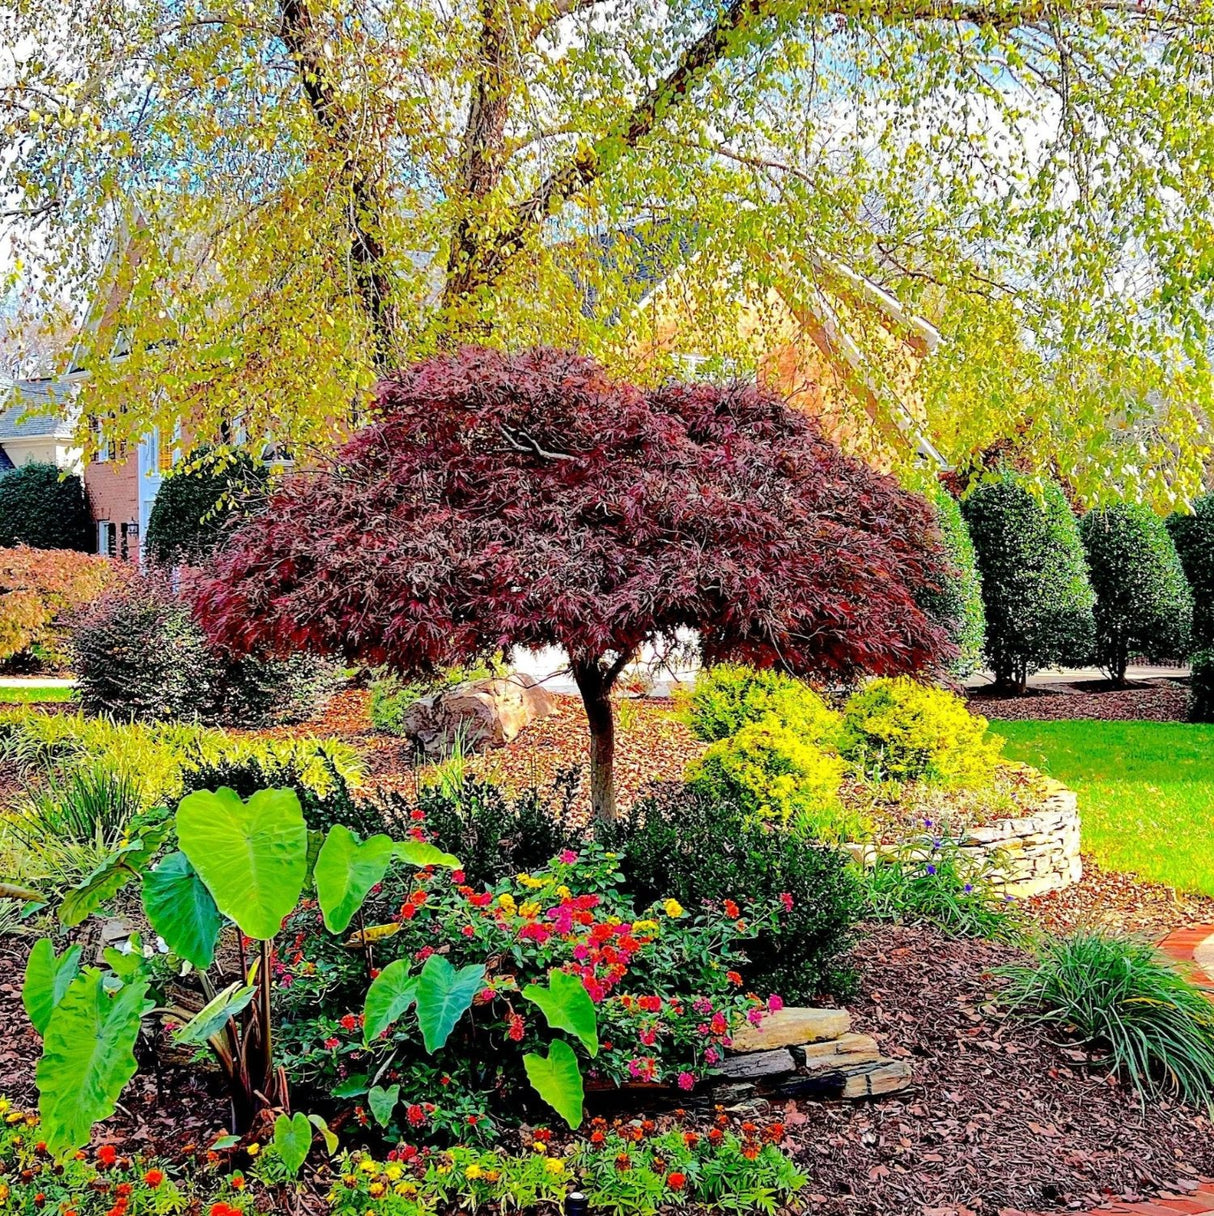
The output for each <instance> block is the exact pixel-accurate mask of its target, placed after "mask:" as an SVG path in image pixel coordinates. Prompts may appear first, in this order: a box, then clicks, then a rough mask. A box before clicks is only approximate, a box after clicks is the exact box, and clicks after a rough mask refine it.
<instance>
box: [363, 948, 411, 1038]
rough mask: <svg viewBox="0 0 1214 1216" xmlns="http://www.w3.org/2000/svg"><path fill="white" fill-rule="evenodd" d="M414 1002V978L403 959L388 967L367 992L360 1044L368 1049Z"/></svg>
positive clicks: (375, 979)
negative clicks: (363, 1044) (363, 1042)
mask: <svg viewBox="0 0 1214 1216" xmlns="http://www.w3.org/2000/svg"><path fill="white" fill-rule="evenodd" d="M415 1000H417V976H415V975H410V974H409V964H408V962H406V961H405V959H403V958H398V959H397V960H396V961H395V962H392V963H389V964H388V965H387V966H386V967H385V968H384V969H383V970H382V971H381V972H380V973H379V974H378V975H377V976H376V977H375V978H374V979H373V980H372V981H371V986H370V988H368V989H367V1000H366V1003H365V1004H364V1005H363V1040H364V1041H365V1042H366V1043H367V1044H368V1045H370V1044H371V1043H374V1042H375V1040H376V1039H378V1038H379V1036H380V1035H381V1034H383V1032H384V1031H385V1030H387V1029H388V1027H389V1026H391V1025H392V1023H393V1022H395V1021H396V1019H397V1018H399V1017H400V1016H401V1014H403V1013H404V1012H405V1010H406V1009H408V1008H409V1006H410V1005H412V1004H413V1002H414V1001H415Z"/></svg>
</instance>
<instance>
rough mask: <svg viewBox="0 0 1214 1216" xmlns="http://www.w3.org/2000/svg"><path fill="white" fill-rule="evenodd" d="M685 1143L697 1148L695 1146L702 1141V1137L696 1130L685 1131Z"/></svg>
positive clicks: (689, 1146)
mask: <svg viewBox="0 0 1214 1216" xmlns="http://www.w3.org/2000/svg"><path fill="white" fill-rule="evenodd" d="M683 1143H684V1144H685V1145H687V1147H688V1148H695V1146H696V1145H697V1144H699V1143H700V1137H699V1135H698V1134H697V1133H696V1132H684V1133H683Z"/></svg>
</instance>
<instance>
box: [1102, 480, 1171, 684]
mask: <svg viewBox="0 0 1214 1216" xmlns="http://www.w3.org/2000/svg"><path fill="white" fill-rule="evenodd" d="M1079 532H1080V535H1081V537H1082V538H1083V547H1084V549H1085V550H1086V552H1087V559H1088V572H1089V574H1090V576H1091V580H1092V588H1093V590H1094V591H1095V592H1096V652H1095V658H1096V662H1097V663H1099V664H1100V666H1101V667H1103V668H1105V670H1106V671H1108V672H1109V674H1110V675H1111V676H1112V677H1113V679H1114V680H1115V681H1116V682H1117V683H1119V684H1120V683H1124V682H1125V669H1126V666H1127V664H1128V663H1129V660H1130V657H1131V655H1135V654H1143V655H1146V656H1148V657H1149V658H1152V659H1174V658H1178V657H1180V656H1181V655H1183V654H1185V653H1186V652H1187V650H1188V648H1189V644H1190V635H1191V632H1192V626H1193V594H1192V592H1191V591H1190V590H1189V584H1188V581H1187V580H1186V578H1185V574H1184V570H1183V568H1182V567H1181V564H1180V558H1179V557H1178V556H1177V553H1176V546H1175V545H1174V544H1173V542H1172V538H1171V536H1170V535H1169V534H1168V529H1167V526H1166V525H1165V523H1164V521H1163V520H1162V519H1161V518H1160V517H1159V516H1158V515H1156V514H1155V512H1154V511H1152V510H1151V509H1150V507H1146V506H1142V505H1141V504H1138V503H1117V504H1115V505H1113V506H1110V507H1102V508H1100V509H1099V510H1096V511H1089V512H1088V514H1087V515H1085V516H1084V517H1083V519H1082V520H1080V523H1079Z"/></svg>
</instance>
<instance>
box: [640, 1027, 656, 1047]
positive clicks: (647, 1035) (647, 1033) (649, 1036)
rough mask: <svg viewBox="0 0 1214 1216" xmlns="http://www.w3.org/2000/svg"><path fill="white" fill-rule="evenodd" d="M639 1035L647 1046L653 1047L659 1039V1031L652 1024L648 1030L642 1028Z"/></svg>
mask: <svg viewBox="0 0 1214 1216" xmlns="http://www.w3.org/2000/svg"><path fill="white" fill-rule="evenodd" d="M639 1037H640V1040H641V1042H642V1043H644V1044H645V1046H646V1047H652V1046H653V1045H654V1043H656V1042H657V1040H658V1032H657V1031H656V1030H654V1029H653V1027H652V1026H651V1027H649V1028H648V1029H646V1030H642V1031H641V1033H640V1036H639Z"/></svg>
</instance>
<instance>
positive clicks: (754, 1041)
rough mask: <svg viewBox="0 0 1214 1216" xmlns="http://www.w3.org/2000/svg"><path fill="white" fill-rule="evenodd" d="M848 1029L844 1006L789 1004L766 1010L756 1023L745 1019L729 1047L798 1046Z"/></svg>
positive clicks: (738, 1050)
mask: <svg viewBox="0 0 1214 1216" xmlns="http://www.w3.org/2000/svg"><path fill="white" fill-rule="evenodd" d="M850 1029H851V1015H850V1014H849V1013H848V1012H847V1010H846V1009H814V1008H812V1007H809V1006H795V1005H788V1006H786V1007H785V1008H783V1009H781V1010H780V1011H779V1012H777V1013H770V1014H768V1015H767V1016H766V1017H765V1018H764V1019H763V1021H762V1022H760V1023H759V1025H758V1026H752V1025H750V1023H747V1024H746V1025H745V1026H743V1027H742V1029H740V1030H738V1031H737V1032H736V1033H735V1034H734V1036H733V1045H732V1046H731V1047H730V1049H729V1050H730V1051H732V1052H736V1053H739V1054H740V1053H742V1052H748V1051H770V1050H772V1049H773V1048H776V1047H799V1046H801V1045H802V1044H805V1043H817V1042H820V1041H822V1040H825V1039H837V1038H839V1036H840V1035H845V1034H847V1032H848V1031H849V1030H850Z"/></svg>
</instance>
